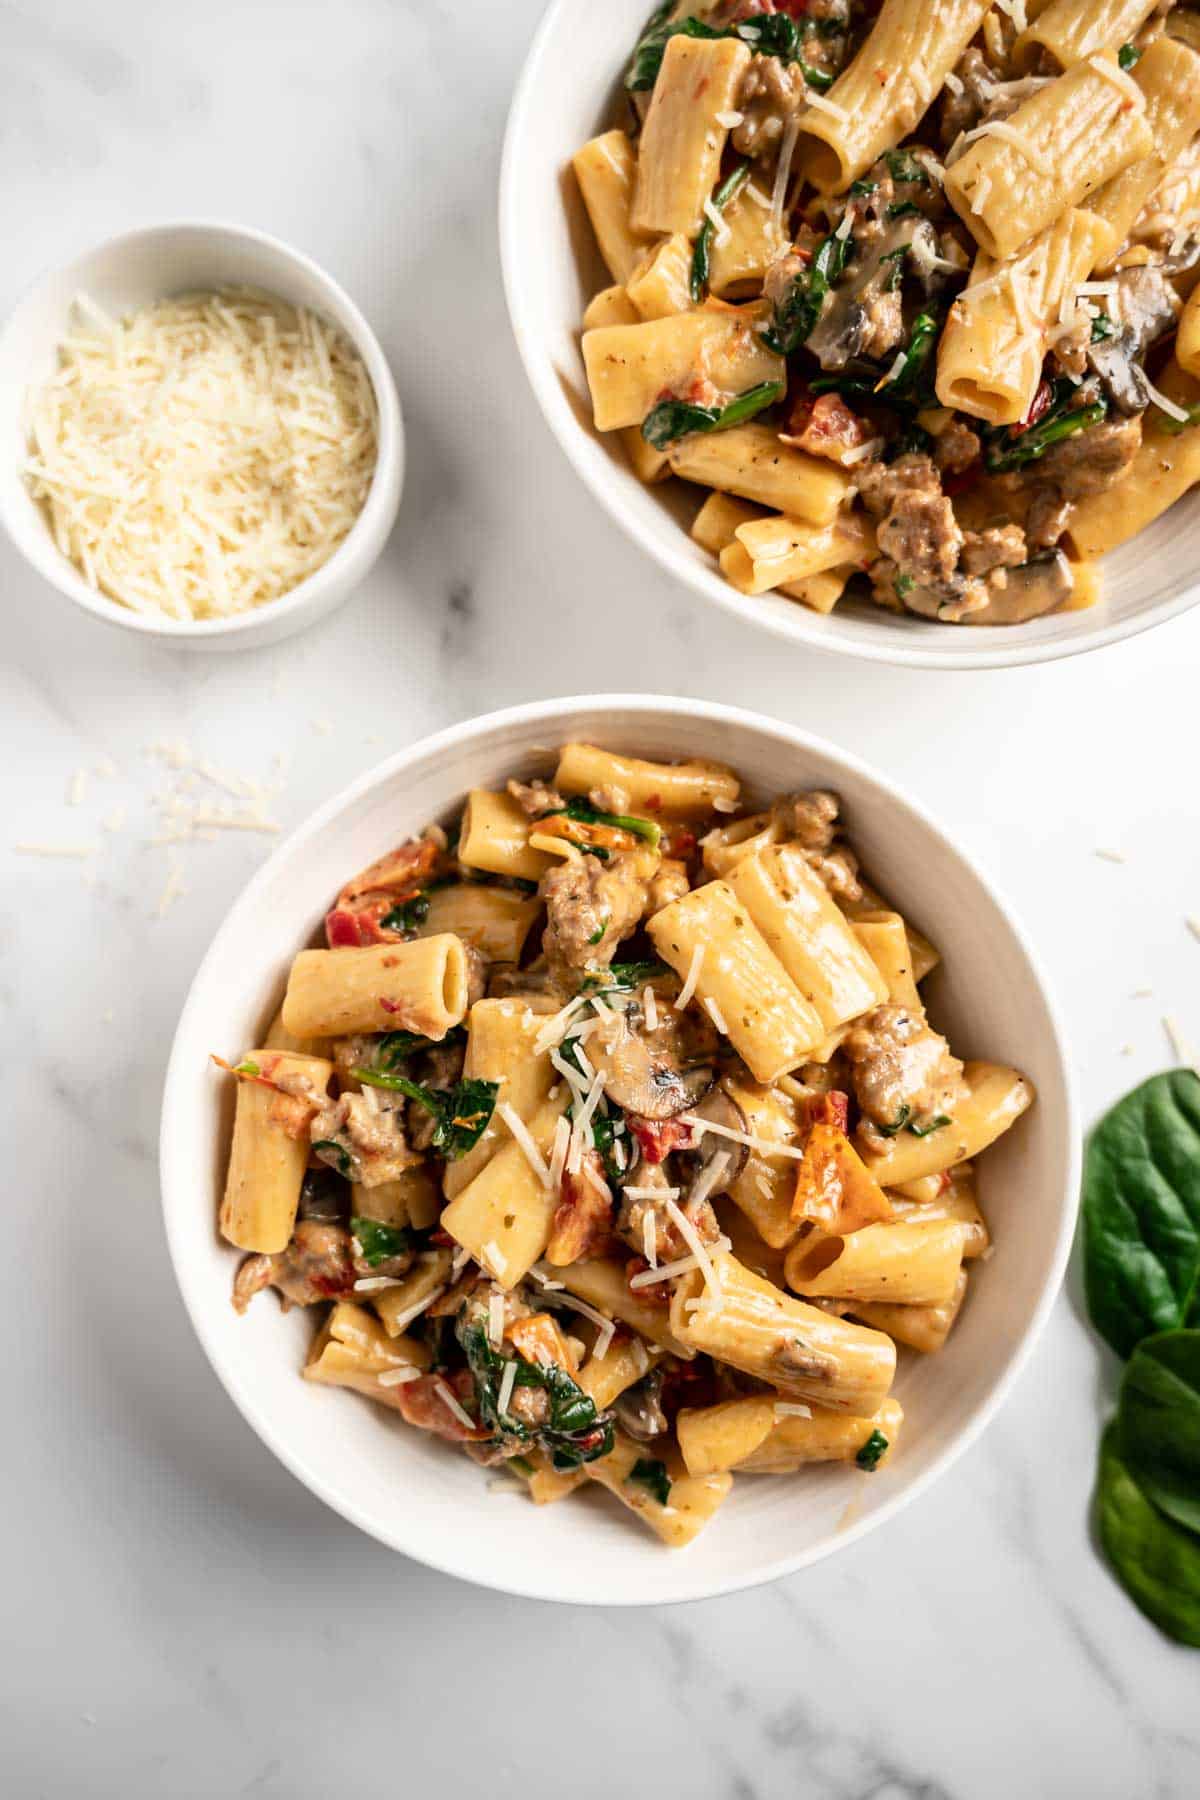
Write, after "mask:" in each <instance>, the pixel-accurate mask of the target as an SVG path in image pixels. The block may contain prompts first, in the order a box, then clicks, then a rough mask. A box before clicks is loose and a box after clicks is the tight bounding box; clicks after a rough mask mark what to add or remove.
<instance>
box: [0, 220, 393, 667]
mask: <svg viewBox="0 0 1200 1800" xmlns="http://www.w3.org/2000/svg"><path fill="white" fill-rule="evenodd" d="M225 286H245V287H258V288H262V289H265V290H266V291H268V292H270V293H273V294H277V295H279V296H280V297H281V298H282V299H285V300H288V301H290V302H292V304H294V305H299V306H307V307H310V308H312V309H313V310H314V311H317V312H320V313H321V314H323V315H324V316H325V317H326V318H331V319H333V320H334V322H335V323H336V324H338V325H339V326H341V328H342V330H343V331H344V332H345V333H346V335H347V336H348V337H349V338H350V340H351V341H352V343H353V344H354V345H355V347H356V348H357V350H358V352H359V354H360V355H361V356H362V357H363V359H364V361H365V363H366V365H367V372H368V374H369V375H370V377H371V382H372V385H373V386H374V388H375V393H376V398H377V401H378V405H379V459H378V464H377V467H376V472H375V479H374V481H373V483H372V486H371V491H370V493H369V494H368V496H367V501H366V504H365V506H364V508H363V511H362V512H361V513H360V515H359V517H358V519H357V521H356V522H355V524H354V526H353V528H352V529H351V531H350V533H349V535H348V537H347V538H346V540H345V542H344V543H342V544H341V545H340V546H339V547H338V549H337V551H336V552H335V553H334V555H333V556H332V557H331V558H330V560H329V562H328V563H326V565H325V566H324V568H322V569H320V570H318V571H317V573H316V574H315V575H314V576H311V577H310V578H309V579H308V580H307V581H305V582H303V583H301V584H300V586H299V587H297V588H296V589H294V590H293V591H292V592H291V593H290V594H286V595H284V596H283V597H282V598H281V599H279V600H275V601H271V602H269V603H268V604H267V605H266V606H264V607H261V608H258V609H256V610H255V611H253V612H250V613H243V614H238V615H237V616H236V617H235V618H232V619H228V620H224V619H222V620H199V621H195V622H189V621H177V620H170V619H165V618H163V619H159V618H146V617H143V616H142V615H141V614H138V613H134V612H131V611H130V610H129V609H127V608H125V607H122V606H120V605H118V604H117V603H116V602H115V601H112V600H109V599H108V598H107V596H106V595H104V594H98V593H96V592H95V590H94V589H92V588H91V587H89V585H88V583H87V582H86V581H85V580H84V578H83V577H82V575H81V574H80V573H79V571H78V570H77V569H76V568H75V566H74V564H73V563H71V562H70V561H69V560H68V559H67V558H66V557H64V556H63V555H62V553H61V551H60V550H59V549H58V546H57V545H56V544H55V542H54V539H53V537H52V536H51V534H50V531H49V529H48V527H47V523H46V518H45V515H44V514H43V512H42V510H41V508H40V507H39V506H38V504H37V503H36V501H34V500H33V499H32V498H31V496H30V494H29V490H28V488H27V486H26V484H25V481H24V479H23V477H22V475H21V466H22V464H23V463H24V461H25V458H26V456H27V454H28V441H27V436H26V412H27V405H26V402H27V395H28V392H29V389H30V388H31V387H36V386H38V385H39V384H40V383H42V382H43V381H45V380H47V379H48V377H49V376H50V375H52V374H53V373H54V370H55V368H56V366H57V351H58V344H59V341H60V339H61V337H62V335H63V332H64V330H65V329H66V326H67V323H68V320H69V316H70V312H71V307H72V304H73V302H74V301H75V299H76V298H77V297H78V295H79V294H81V293H85V294H87V295H88V296H89V297H90V298H91V299H92V300H94V301H96V303H97V304H98V305H99V306H101V307H102V308H103V309H104V311H105V312H107V313H109V314H110V315H111V316H112V317H115V318H119V317H120V316H121V315H122V314H124V313H127V312H129V311H131V310H132V309H134V308H136V307H138V306H144V305H146V304H148V303H149V302H150V301H153V300H158V299H163V298H166V297H169V296H170V295H172V294H179V293H185V292H187V291H188V290H194V289H204V288H212V287H225ZM402 476H403V437H402V427H401V423H400V414H399V405H398V402H397V399H396V393H395V386H394V383H393V381H392V377H391V374H390V372H389V370H388V367H387V363H386V361H385V359H384V356H383V352H382V350H381V349H380V348H379V345H378V343H377V341H376V339H375V337H374V334H373V333H372V331H371V330H370V327H369V326H368V325H367V323H366V321H365V319H364V318H363V317H362V315H361V313H360V312H359V311H358V309H357V308H356V307H355V306H354V305H353V303H352V302H351V301H350V299H349V297H348V296H347V295H346V294H345V293H344V292H343V290H342V289H341V288H340V287H339V286H338V284H337V283H336V282H335V281H333V280H332V279H331V278H330V277H329V276H328V275H326V274H325V273H324V271H323V270H322V269H320V268H319V267H318V266H317V264H315V263H313V262H311V261H310V260H309V259H308V258H307V257H306V256H302V255H300V254H299V253H298V252H296V251H293V250H290V249H289V248H288V247H287V245H285V244H282V243H279V242H278V241H277V240H276V239H274V238H270V237H267V236H265V235H264V234H263V233H261V232H256V231H250V230H243V229H240V228H237V227H231V226H224V225H220V224H209V223H206V222H204V221H195V222H190V223H185V224H178V225H162V226H154V227H151V228H150V229H148V230H144V231H135V232H131V233H129V234H128V235H126V236H124V237H118V238H112V239H110V240H109V241H108V242H107V243H104V244H101V245H99V246H97V247H96V248H95V249H92V250H89V251H86V252H85V253H84V254H83V255H81V256H79V257H77V258H75V260H74V261H72V262H70V263H67V264H66V265H65V266H64V267H63V268H61V269H56V270H54V271H53V272H52V273H51V274H49V275H46V276H44V277H43V278H42V279H41V280H40V281H39V282H37V283H36V284H35V285H34V286H33V287H32V288H31V289H30V290H29V291H28V292H27V293H26V295H25V296H24V298H23V299H22V300H21V301H20V302H19V304H18V305H17V307H16V309H15V311H14V312H13V313H12V315H11V317H10V318H9V320H8V322H7V324H6V325H5V326H4V329H3V332H2V333H0V523H2V524H3V525H4V526H5V528H6V529H7V531H8V532H9V534H10V536H11V537H12V539H13V541H14V542H15V543H16V545H17V547H18V548H19V549H20V550H21V551H22V552H23V553H24V555H25V556H26V557H27V558H28V560H29V561H30V562H31V563H32V564H33V566H34V568H35V569H37V570H38V571H39V573H41V574H42V575H44V576H45V578H46V579H47V580H48V581H50V582H52V583H53V585H54V586H55V587H57V588H59V589H61V590H62V591H63V592H64V593H66V594H68V595H70V597H71V598H72V599H74V600H77V601H78V602H79V603H80V604H81V605H83V606H85V607H87V609H88V610H89V611H90V612H93V613H96V614H97V615H98V616H99V617H101V618H104V619H106V620H108V621H110V622H113V623H116V624H119V625H123V626H126V627H128V628H130V629H132V630H140V631H147V632H150V633H154V634H158V635H162V636H165V637H169V638H172V639H192V640H196V639H204V638H209V639H213V638H217V637H229V636H233V637H238V636H242V637H245V636H252V637H254V638H255V640H256V641H263V639H264V638H265V637H268V636H270V637H275V636H278V635H281V631H280V627H281V626H283V625H284V623H285V622H286V621H288V620H290V619H291V617H292V616H293V615H295V614H296V613H297V612H304V613H305V614H306V615H307V616H319V614H320V613H321V612H323V611H325V610H326V609H327V605H332V604H334V603H335V602H336V601H337V600H338V599H340V598H342V597H344V593H345V591H346V590H345V587H344V586H343V585H341V583H340V581H339V577H340V576H341V574H342V571H343V570H345V571H346V573H347V575H348V576H349V577H350V579H358V578H360V577H361V575H363V574H365V572H366V568H367V567H368V566H369V563H370V562H371V561H373V560H374V557H375V556H376V555H377V554H378V552H379V550H380V549H381V548H382V545H383V542H384V539H385V538H386V536H387V533H388V531H389V530H390V529H391V525H392V522H393V520H394V518H395V513H396V507H397V505H398V503H399V497H400V485H401V480H402ZM323 602H324V603H323Z"/></svg>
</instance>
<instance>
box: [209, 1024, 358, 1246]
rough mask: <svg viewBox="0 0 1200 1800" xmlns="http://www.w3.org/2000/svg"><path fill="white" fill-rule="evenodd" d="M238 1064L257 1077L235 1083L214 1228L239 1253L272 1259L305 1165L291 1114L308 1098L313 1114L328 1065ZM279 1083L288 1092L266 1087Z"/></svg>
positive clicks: (259, 1059) (300, 1060) (268, 1058)
mask: <svg viewBox="0 0 1200 1800" xmlns="http://www.w3.org/2000/svg"><path fill="white" fill-rule="evenodd" d="M242 1061H243V1063H252V1064H254V1065H255V1066H256V1067H257V1069H258V1070H259V1074H260V1077H261V1079H253V1078H249V1077H247V1076H239V1077H238V1078H237V1110H236V1112H235V1114H234V1121H233V1143H232V1145H231V1147H230V1151H229V1170H228V1173H227V1175H226V1177H225V1195H224V1198H223V1200H222V1202H221V1214H220V1219H219V1225H220V1231H221V1236H222V1237H223V1238H225V1239H226V1241H227V1242H228V1243H231V1244H236V1245H237V1248H238V1249H239V1250H256V1251H259V1252H262V1253H264V1254H266V1255H274V1254H275V1253H276V1252H277V1251H279V1250H285V1249H286V1248H287V1245H288V1241H289V1239H290V1238H291V1235H292V1228H293V1226H294V1225H295V1223H296V1208H297V1207H298V1206H299V1204H300V1189H301V1187H302V1186H303V1183H304V1171H305V1168H306V1167H307V1165H308V1154H309V1143H308V1132H307V1130H305V1129H303V1128H302V1126H303V1120H302V1119H301V1118H299V1117H298V1114H299V1113H302V1111H303V1099H304V1097H305V1096H306V1095H308V1094H311V1096H312V1099H313V1102H314V1110H315V1108H316V1106H317V1105H321V1104H323V1103H324V1100H325V1095H326V1091H327V1089H328V1086H329V1077H330V1076H331V1075H332V1074H333V1064H332V1063H330V1062H326V1061H325V1060H324V1058H323V1057H319V1056H299V1055H294V1054H292V1053H290V1052H286V1051H275V1050H250V1051H248V1052H247V1054H246V1056H245V1057H244V1058H243V1059H242ZM280 1079H285V1080H286V1081H287V1083H288V1085H289V1087H291V1088H292V1089H293V1092H292V1093H290V1094H288V1093H283V1092H282V1091H281V1090H280V1089H279V1088H278V1087H276V1086H273V1085H271V1084H272V1083H273V1082H276V1081H278V1080H280ZM296 1090H299V1091H298V1092H297V1091H296Z"/></svg>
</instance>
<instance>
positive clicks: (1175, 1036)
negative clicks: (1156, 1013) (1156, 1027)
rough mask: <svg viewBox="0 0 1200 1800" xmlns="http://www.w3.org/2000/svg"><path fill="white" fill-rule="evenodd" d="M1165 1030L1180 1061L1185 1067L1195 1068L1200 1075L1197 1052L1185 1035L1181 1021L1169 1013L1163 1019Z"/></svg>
mask: <svg viewBox="0 0 1200 1800" xmlns="http://www.w3.org/2000/svg"><path fill="white" fill-rule="evenodd" d="M1163 1030H1164V1031H1165V1032H1166V1034H1167V1038H1168V1040H1169V1042H1170V1045H1171V1048H1172V1050H1173V1051H1174V1052H1175V1055H1176V1056H1177V1057H1178V1058H1179V1060H1180V1062H1181V1063H1183V1064H1184V1065H1185V1067H1187V1068H1189V1069H1194V1070H1195V1072H1196V1074H1197V1075H1200V1063H1197V1060H1196V1052H1195V1050H1194V1049H1193V1048H1192V1046H1191V1044H1190V1043H1189V1042H1188V1040H1187V1038H1186V1037H1185V1036H1184V1034H1183V1030H1182V1028H1181V1026H1180V1024H1179V1021H1178V1020H1177V1019H1173V1018H1171V1017H1170V1016H1169V1015H1168V1016H1167V1017H1165V1018H1164V1019H1163Z"/></svg>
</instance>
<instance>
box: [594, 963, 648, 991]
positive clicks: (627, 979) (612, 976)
mask: <svg viewBox="0 0 1200 1800" xmlns="http://www.w3.org/2000/svg"><path fill="white" fill-rule="evenodd" d="M666 973H667V965H666V963H660V962H615V963H613V964H611V966H610V967H609V968H607V969H599V970H597V971H596V973H595V974H594V975H585V976H584V978H583V980H582V981H581V982H580V984H579V991H580V993H581V994H594V993H596V991H597V990H603V991H607V992H615V993H626V992H628V990H629V989H630V988H636V987H642V986H643V985H644V984H645V983H646V982H647V981H653V980H654V978H655V976H656V975H665V974H666Z"/></svg>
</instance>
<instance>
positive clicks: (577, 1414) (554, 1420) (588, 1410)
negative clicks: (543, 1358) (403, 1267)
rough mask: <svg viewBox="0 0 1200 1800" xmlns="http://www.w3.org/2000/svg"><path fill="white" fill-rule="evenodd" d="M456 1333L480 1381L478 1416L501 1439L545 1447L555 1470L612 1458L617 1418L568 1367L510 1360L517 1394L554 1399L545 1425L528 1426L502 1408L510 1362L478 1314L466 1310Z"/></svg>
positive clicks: (478, 1384) (476, 1387)
mask: <svg viewBox="0 0 1200 1800" xmlns="http://www.w3.org/2000/svg"><path fill="white" fill-rule="evenodd" d="M455 1335H456V1336H457V1338H458V1341H459V1343H460V1345H461V1346H462V1349H463V1353H464V1355H465V1356H466V1359H467V1365H468V1367H469V1368H470V1371H471V1375H472V1378H473V1379H474V1382H475V1393H476V1397H477V1399H478V1404H479V1417H480V1419H481V1421H482V1422H483V1424H485V1425H487V1426H489V1427H490V1429H491V1430H492V1431H494V1432H495V1433H496V1434H497V1435H498V1436H500V1437H504V1438H508V1439H510V1440H511V1439H515V1440H516V1441H517V1442H519V1443H531V1444H535V1445H538V1446H540V1448H541V1449H543V1450H544V1451H545V1452H546V1453H547V1455H548V1456H549V1457H550V1460H551V1462H552V1463H553V1465H554V1467H555V1468H556V1469H578V1468H579V1467H581V1465H582V1464H583V1463H589V1462H595V1460H596V1458H597V1457H599V1456H607V1455H608V1453H609V1451H610V1450H611V1449H612V1447H613V1434H614V1427H613V1419H612V1414H611V1413H602V1412H597V1410H596V1403H595V1401H594V1400H592V1399H591V1397H590V1396H589V1395H588V1394H585V1393H584V1391H583V1389H582V1388H581V1387H580V1386H579V1384H578V1383H577V1382H576V1381H575V1380H574V1379H573V1378H572V1377H571V1375H570V1374H569V1373H568V1372H567V1370H566V1369H564V1368H562V1367H561V1366H560V1365H559V1364H558V1363H544V1364H543V1363H532V1362H527V1361H526V1360H525V1358H524V1357H513V1358H511V1360H512V1361H513V1362H514V1363H515V1364H516V1367H515V1369H514V1373H513V1384H512V1391H513V1392H514V1393H515V1392H516V1390H517V1389H518V1388H541V1389H543V1390H544V1392H545V1393H546V1395H547V1398H548V1401H549V1405H548V1408H547V1413H546V1419H545V1421H544V1422H543V1423H542V1424H540V1425H531V1424H527V1423H526V1422H525V1420H523V1419H521V1418H519V1417H518V1416H517V1415H516V1414H515V1413H513V1412H510V1411H508V1410H507V1409H506V1410H505V1411H504V1412H501V1410H500V1391H501V1389H502V1387H503V1385H504V1369H505V1364H506V1362H507V1361H509V1360H510V1359H509V1358H507V1357H504V1356H502V1355H501V1354H500V1353H499V1352H498V1351H496V1350H493V1348H492V1346H491V1344H490V1343H489V1341H488V1334H487V1326H486V1324H485V1322H484V1321H483V1319H482V1318H481V1317H480V1316H479V1314H478V1311H477V1310H475V1309H472V1308H471V1307H469V1306H468V1307H464V1309H463V1310H462V1312H461V1313H460V1314H459V1316H458V1323H457V1325H456V1326H455ZM509 1404H510V1405H511V1400H510V1402H509Z"/></svg>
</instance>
